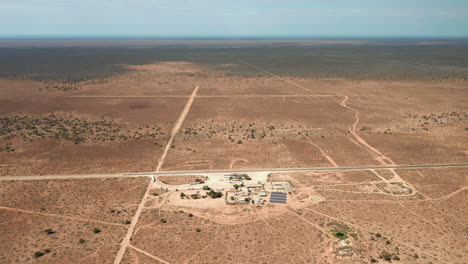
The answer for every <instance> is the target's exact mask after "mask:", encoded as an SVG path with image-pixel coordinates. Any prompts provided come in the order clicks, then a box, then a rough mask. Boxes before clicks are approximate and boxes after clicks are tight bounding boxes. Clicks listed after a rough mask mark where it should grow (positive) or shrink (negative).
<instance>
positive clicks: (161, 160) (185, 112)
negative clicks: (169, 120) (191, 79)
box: [156, 85, 200, 171]
mask: <svg viewBox="0 0 468 264" xmlns="http://www.w3.org/2000/svg"><path fill="white" fill-rule="evenodd" d="M199 88H200V86H198V85H197V87H195V89H193V92H192V95H191V96H190V98H189V100H188V101H187V103H186V104H185V107H184V109H183V110H182V113H180V116H179V119H177V122H176V123H175V125H174V128H173V129H172V133H171V138H170V139H169V141H168V142H167V144H166V147H165V148H164V152H163V154H162V155H161V157H160V158H159V160H158V166H157V167H156V171H160V170H161V168H162V166H163V164H164V161H165V160H166V156H167V152H168V151H169V148H170V147H171V145H172V141H173V140H174V137H175V136H176V135H177V133H179V130H180V128H181V127H182V124H183V123H184V120H185V118H186V117H187V115H188V113H189V111H190V108H191V107H192V103H193V101H194V100H195V97H196V96H197V93H198V89H199Z"/></svg>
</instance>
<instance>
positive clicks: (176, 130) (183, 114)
mask: <svg viewBox="0 0 468 264" xmlns="http://www.w3.org/2000/svg"><path fill="white" fill-rule="evenodd" d="M199 88H200V86H198V85H197V86H196V87H195V89H194V90H193V92H192V95H191V96H190V98H189V100H188V101H187V103H186V104H185V107H184V109H183V110H182V112H181V113H180V116H179V118H178V119H177V122H176V123H175V125H174V128H173V129H172V132H171V137H170V139H169V141H168V142H167V144H166V147H165V148H164V153H163V154H162V155H161V157H160V158H159V160H158V166H157V167H156V172H159V171H160V170H161V168H162V166H163V164H164V161H165V159H166V156H167V153H168V151H169V149H170V147H171V145H172V141H173V140H174V137H175V136H176V135H177V133H179V130H180V128H181V127H182V124H183V123H184V120H185V118H186V117H187V115H188V113H189V111H190V108H191V107H192V103H193V101H194V100H195V97H196V96H197V93H198V89H199ZM151 186H152V181H150V183H149V184H148V187H147V188H146V192H145V195H144V196H143V198H142V199H141V201H140V204H139V205H138V208H137V210H136V212H135V215H134V216H133V218H132V222H131V223H130V226H129V228H128V230H127V234H126V235H125V237H124V239H123V240H122V244H121V246H120V249H119V252H118V253H117V256H116V257H115V259H114V264H119V263H120V262H121V261H122V258H123V256H124V254H125V250H126V249H127V247H129V246H131V245H130V238H131V237H132V235H133V231H134V230H135V226H136V224H137V222H138V219H140V215H141V212H142V211H143V207H144V205H145V202H146V201H147V199H148V197H149V193H150V190H151Z"/></svg>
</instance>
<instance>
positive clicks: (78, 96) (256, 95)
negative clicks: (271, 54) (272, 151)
mask: <svg viewBox="0 0 468 264" xmlns="http://www.w3.org/2000/svg"><path fill="white" fill-rule="evenodd" d="M332 96H333V95H329V94H217V95H197V97H198V98H231V97H246V98H250V97H253V98H269V97H271V98H283V97H332ZM67 97H68V98H189V97H191V95H71V96H67Z"/></svg>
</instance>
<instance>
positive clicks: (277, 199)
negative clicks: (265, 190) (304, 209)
mask: <svg viewBox="0 0 468 264" xmlns="http://www.w3.org/2000/svg"><path fill="white" fill-rule="evenodd" d="M271 200H275V201H286V200H287V199H286V198H284V199H283V198H270V201H271Z"/></svg>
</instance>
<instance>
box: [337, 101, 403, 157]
mask: <svg viewBox="0 0 468 264" xmlns="http://www.w3.org/2000/svg"><path fill="white" fill-rule="evenodd" d="M346 101H348V96H347V95H344V100H343V101H341V102H340V105H341V106H343V107H344V108H347V109H349V110H351V111H353V112H354V116H355V117H356V119H355V121H354V124H353V126H352V127H351V128H350V129H349V130H348V131H349V132H350V133H351V135H353V136H354V138H356V140H357V141H358V142H359V143H360V144H361V145H363V146H364V147H366V148H367V149H368V150H370V151H371V152H373V153H374V154H375V155H377V160H378V161H379V162H380V163H381V164H382V165H395V163H394V162H393V161H392V160H391V159H390V158H389V157H387V156H385V155H384V154H382V152H380V151H379V150H377V149H376V148H374V147H372V146H371V145H369V144H368V143H367V142H366V141H365V140H364V139H363V138H362V137H361V136H359V135H358V134H357V133H356V126H357V124H358V123H359V111H358V110H356V109H354V108H352V107H349V106H347V105H346ZM386 161H388V162H386Z"/></svg>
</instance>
